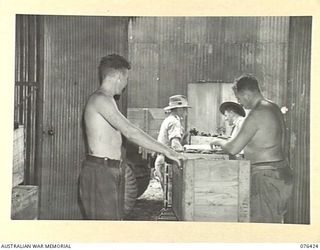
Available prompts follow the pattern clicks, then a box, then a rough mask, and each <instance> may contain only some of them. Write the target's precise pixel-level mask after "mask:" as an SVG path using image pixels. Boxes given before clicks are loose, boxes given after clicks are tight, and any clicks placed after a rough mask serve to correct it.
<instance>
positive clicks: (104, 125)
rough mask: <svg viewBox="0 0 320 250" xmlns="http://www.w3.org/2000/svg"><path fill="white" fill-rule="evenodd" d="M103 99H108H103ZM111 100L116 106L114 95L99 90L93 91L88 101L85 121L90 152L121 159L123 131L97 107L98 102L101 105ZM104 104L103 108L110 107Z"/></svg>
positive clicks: (98, 155) (99, 155)
mask: <svg viewBox="0 0 320 250" xmlns="http://www.w3.org/2000/svg"><path fill="white" fill-rule="evenodd" d="M97 99H100V101H97ZM103 99H106V100H105V101H103ZM101 100H102V101H101ZM110 102H111V103H113V104H114V106H116V103H115V101H114V99H113V97H112V96H106V95H104V94H103V93H101V92H99V91H96V92H95V93H93V94H92V95H91V96H90V98H89V100H88V102H87V105H86V107H85V111H84V122H85V128H86V134H87V139H88V146H89V154H90V155H94V156H97V157H106V158H109V159H114V160H120V158H121V144H122V138H121V133H120V132H119V131H118V130H116V129H115V128H114V127H112V126H111V125H110V123H109V122H108V121H107V120H106V119H105V118H103V116H102V115H101V114H100V113H99V111H98V107H97V105H98V104H99V105H101V104H106V103H110ZM103 106H104V107H103V108H105V109H108V106H107V105H103ZM99 108H101V107H99Z"/></svg>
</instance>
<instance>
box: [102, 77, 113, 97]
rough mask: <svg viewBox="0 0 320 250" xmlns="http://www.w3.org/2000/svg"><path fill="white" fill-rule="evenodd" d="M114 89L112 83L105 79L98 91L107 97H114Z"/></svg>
mask: <svg viewBox="0 0 320 250" xmlns="http://www.w3.org/2000/svg"><path fill="white" fill-rule="evenodd" d="M114 88H115V85H114V84H113V83H112V82H110V81H108V80H106V79H105V80H103V82H102V83H101V86H100V87H99V89H98V90H99V91H100V92H102V93H103V94H105V95H107V96H114V95H116V91H115V89H114Z"/></svg>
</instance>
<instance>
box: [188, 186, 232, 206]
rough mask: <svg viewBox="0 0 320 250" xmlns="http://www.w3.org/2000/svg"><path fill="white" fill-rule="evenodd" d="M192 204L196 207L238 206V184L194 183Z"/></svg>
mask: <svg viewBox="0 0 320 250" xmlns="http://www.w3.org/2000/svg"><path fill="white" fill-rule="evenodd" d="M194 192H195V198H194V202H195V204H197V205H207V206H208V207H211V206H222V205H228V206H230V205H233V206H236V205H237V204H238V182H237V181H233V182H230V181H229V182H228V181H226V182H224V181H220V182H213V183H212V182H211V181H208V182H196V184H195V189H194Z"/></svg>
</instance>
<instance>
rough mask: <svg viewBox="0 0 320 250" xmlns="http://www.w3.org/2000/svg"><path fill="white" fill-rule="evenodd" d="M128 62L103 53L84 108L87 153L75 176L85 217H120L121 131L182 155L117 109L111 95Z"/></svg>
mask: <svg viewBox="0 0 320 250" xmlns="http://www.w3.org/2000/svg"><path fill="white" fill-rule="evenodd" d="M129 69H130V65H129V63H128V62H127V61H126V59H124V58H123V57H121V56H119V55H115V54H113V55H109V56H106V57H103V58H102V59H101V61H100V65H99V77H100V81H101V86H100V87H99V88H98V90H96V91H95V92H94V93H93V94H92V95H91V96H90V97H89V100H88V102H87V104H86V107H85V110H84V123H85V130H86V135H87V141H88V151H89V152H88V155H87V158H86V159H85V160H84V162H83V166H82V170H81V173H80V177H79V194H80V199H81V201H82V204H83V208H84V210H85V217H86V219H96V220H121V219H123V206H124V204H123V203H124V166H123V161H122V158H121V145H122V139H121V134H122V135H124V136H125V137H126V138H127V139H128V140H130V141H132V142H133V143H135V144H138V145H140V146H142V147H144V148H147V149H150V150H152V151H155V152H157V153H161V154H164V155H165V156H167V157H168V158H170V159H171V160H173V161H175V162H177V164H179V165H180V160H183V159H184V158H183V156H182V155H181V154H179V153H177V152H175V151H174V150H172V149H170V148H169V147H166V146H164V145H163V144H161V143H159V142H157V141H156V140H154V139H153V138H152V137H151V136H149V135H147V134H146V133H144V132H143V131H142V130H140V129H138V128H137V127H135V126H134V125H133V124H131V123H130V122H129V121H128V120H127V119H126V118H125V117H124V116H123V115H122V114H121V113H120V111H119V110H118V108H117V105H116V102H115V100H114V96H116V95H120V94H121V93H122V91H123V90H124V89H125V87H126V86H127V79H128V70H129Z"/></svg>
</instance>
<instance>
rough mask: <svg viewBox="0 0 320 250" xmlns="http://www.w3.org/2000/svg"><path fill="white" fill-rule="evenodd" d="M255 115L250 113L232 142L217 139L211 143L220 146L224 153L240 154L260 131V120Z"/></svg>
mask: <svg viewBox="0 0 320 250" xmlns="http://www.w3.org/2000/svg"><path fill="white" fill-rule="evenodd" d="M255 116H256V115H255V114H254V113H252V112H251V113H250V114H249V115H248V117H247V118H246V119H245V120H244V122H243V124H242V126H241V128H240V130H239V132H238V133H237V135H236V136H235V137H234V138H233V139H231V140H230V141H226V140H222V139H216V140H214V141H212V142H211V143H210V145H211V147H212V146H213V145H216V146H220V147H221V148H222V149H223V150H224V151H226V152H228V153H230V154H232V155H235V154H238V153H239V152H240V151H241V150H242V149H243V148H244V147H245V146H246V145H247V144H248V143H249V141H250V140H251V139H252V137H253V136H254V135H255V134H256V132H257V130H258V126H257V124H256V121H257V120H258V119H257V117H255Z"/></svg>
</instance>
